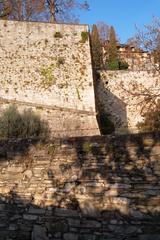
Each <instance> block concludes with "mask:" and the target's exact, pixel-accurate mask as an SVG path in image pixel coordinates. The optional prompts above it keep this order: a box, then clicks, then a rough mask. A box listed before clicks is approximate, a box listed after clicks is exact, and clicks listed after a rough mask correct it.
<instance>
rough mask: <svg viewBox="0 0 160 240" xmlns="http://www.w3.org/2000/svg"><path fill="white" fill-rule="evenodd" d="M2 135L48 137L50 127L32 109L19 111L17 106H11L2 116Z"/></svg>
mask: <svg viewBox="0 0 160 240" xmlns="http://www.w3.org/2000/svg"><path fill="white" fill-rule="evenodd" d="M0 137H3V138H17V137H20V138H33V137H40V138H48V137H49V129H48V125H47V124H46V122H44V121H42V120H41V119H40V117H39V116H38V115H36V114H35V113H34V112H33V111H32V110H31V109H28V110H24V111H23V113H19V111H18V110H17V108H16V107H15V106H14V105H12V106H9V107H8V108H7V109H6V110H5V111H4V112H3V113H2V115H1V116H0Z"/></svg>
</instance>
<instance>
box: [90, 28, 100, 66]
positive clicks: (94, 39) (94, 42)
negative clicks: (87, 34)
mask: <svg viewBox="0 0 160 240" xmlns="http://www.w3.org/2000/svg"><path fill="white" fill-rule="evenodd" d="M91 48H92V57H93V65H94V68H95V69H100V68H101V67H102V45H101V41H100V37H99V33H98V29H97V26H96V25H95V24H94V25H93V27H92V32H91Z"/></svg>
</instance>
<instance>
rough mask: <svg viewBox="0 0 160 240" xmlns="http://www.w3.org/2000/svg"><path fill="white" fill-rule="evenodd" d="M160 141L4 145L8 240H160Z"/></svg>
mask: <svg viewBox="0 0 160 240" xmlns="http://www.w3.org/2000/svg"><path fill="white" fill-rule="evenodd" d="M159 159H160V135H159V133H158V134H153V133H152V134H141V135H140V134H139V135H125V136H110V137H92V138H89V137H88V138H72V139H69V140H66V139H65V140H63V139H61V140H55V141H53V142H49V143H41V142H38V140H32V141H31V140H9V141H7V140H6V141H4V140H1V141H0V239H2V240H7V239H16V240H20V239H24V240H30V239H32V240H35V239H36V240H39V239H42V240H49V239H52V240H55V239H58V240H102V239H103V240H108V239H110V240H117V239H119V240H123V239H129V240H150V239H156V240H157V239H160V207H159V204H160V184H159V183H160V162H159Z"/></svg>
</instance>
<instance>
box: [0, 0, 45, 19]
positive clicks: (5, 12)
mask: <svg viewBox="0 0 160 240" xmlns="http://www.w3.org/2000/svg"><path fill="white" fill-rule="evenodd" d="M44 3H45V0H3V1H0V14H1V17H2V18H4V17H5V18H6V19H11V20H19V21H22V20H23V21H29V20H36V19H37V17H38V15H39V14H41V13H42V12H43V11H44Z"/></svg>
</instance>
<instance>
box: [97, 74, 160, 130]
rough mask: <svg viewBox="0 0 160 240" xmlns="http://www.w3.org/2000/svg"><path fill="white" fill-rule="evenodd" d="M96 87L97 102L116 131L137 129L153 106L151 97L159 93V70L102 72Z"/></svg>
mask: <svg viewBox="0 0 160 240" xmlns="http://www.w3.org/2000/svg"><path fill="white" fill-rule="evenodd" d="M96 86H97V87H96V96H97V101H98V102H99V103H100V104H101V105H102V106H103V108H104V109H105V111H106V112H107V113H109V114H110V118H111V120H112V121H113V123H114V125H115V128H116V130H117V131H137V123H138V122H141V121H143V116H144V113H145V112H146V111H147V110H148V109H149V108H150V103H151V101H150V98H149V96H151V95H153V94H158V93H159V86H160V79H159V74H158V73H155V71H127V70H125V71H101V72H100V77H99V80H97V84H96ZM147 99H148V100H149V101H148V100H147Z"/></svg>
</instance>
